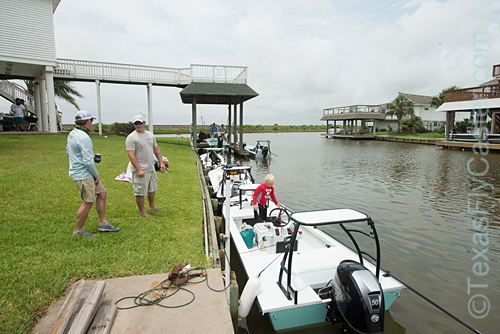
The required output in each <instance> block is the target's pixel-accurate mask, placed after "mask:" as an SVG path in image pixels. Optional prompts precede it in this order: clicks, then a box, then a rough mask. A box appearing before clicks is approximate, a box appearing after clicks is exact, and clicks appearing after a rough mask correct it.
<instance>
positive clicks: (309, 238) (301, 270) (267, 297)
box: [222, 198, 404, 331]
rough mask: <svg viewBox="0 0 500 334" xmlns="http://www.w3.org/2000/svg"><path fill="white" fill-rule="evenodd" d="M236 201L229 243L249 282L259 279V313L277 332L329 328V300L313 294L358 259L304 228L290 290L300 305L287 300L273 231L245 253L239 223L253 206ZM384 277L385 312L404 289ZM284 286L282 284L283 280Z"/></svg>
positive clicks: (316, 231) (333, 241)
mask: <svg viewBox="0 0 500 334" xmlns="http://www.w3.org/2000/svg"><path fill="white" fill-rule="evenodd" d="M235 201H237V198H233V199H232V202H233V205H231V206H230V219H229V224H230V229H231V241H232V243H233V246H234V249H235V250H236V253H238V257H239V259H240V262H241V265H242V267H243V268H244V270H245V273H246V275H247V277H255V276H256V275H258V274H259V272H260V273H261V275H260V279H261V284H262V285H261V288H260V291H259V292H258V294H257V297H256V300H257V303H258V307H259V311H260V313H261V314H263V315H268V316H269V319H270V322H271V324H272V326H273V328H274V330H276V331H281V330H286V329H290V328H296V327H301V326H307V325H314V324H321V323H327V322H326V320H325V318H326V315H327V304H328V303H329V302H330V301H331V299H329V298H325V299H321V298H320V297H319V296H318V293H317V290H318V288H321V287H323V286H326V285H327V284H328V282H329V281H330V280H331V279H333V278H334V275H335V272H336V268H337V265H338V264H339V263H340V262H341V261H343V260H345V259H350V260H356V259H357V254H356V253H355V252H353V251H352V250H350V249H349V248H348V247H346V246H344V245H343V244H342V243H340V242H339V241H337V240H336V239H334V238H332V237H331V236H329V235H327V234H326V233H324V232H323V231H321V230H320V229H315V228H312V227H305V228H303V236H302V237H301V238H299V239H298V250H297V251H296V252H294V257H293V263H294V267H293V269H292V272H293V275H292V286H293V287H294V289H296V291H297V296H298V299H297V300H295V301H294V300H293V299H292V300H290V299H288V298H287V297H286V296H285V294H284V293H283V291H282V290H281V288H280V287H279V286H278V284H277V283H278V281H279V273H280V262H281V259H282V256H283V253H281V254H280V253H279V252H277V248H278V247H277V243H278V242H280V241H281V240H282V239H281V238H280V237H278V236H277V235H278V234H279V233H278V232H277V231H276V230H274V232H272V234H266V236H267V238H266V241H265V243H262V244H257V242H256V241H255V240H254V243H253V245H252V247H251V248H250V249H249V248H248V247H247V245H246V244H245V242H244V240H243V238H242V236H241V234H240V233H239V231H240V226H241V225H242V222H243V221H244V220H245V219H248V218H250V217H253V209H252V208H251V205H250V202H251V201H250V200H249V198H247V200H246V201H244V202H242V204H241V205H237V203H235ZM240 207H241V208H240ZM273 208H275V207H274V204H273V203H270V208H269V211H270V210H272V209H273ZM225 211H226V209H225V204H224V208H223V209H222V213H223V214H225ZM269 211H268V212H269ZM301 229H302V228H301ZM261 246H264V247H263V248H261ZM316 247H318V248H316ZM262 249H264V250H262ZM365 266H366V268H367V269H368V270H370V271H372V273H375V266H374V265H372V264H371V263H367V262H366V261H365ZM383 274H384V273H383V272H380V282H381V286H382V289H383V295H384V300H385V309H386V310H388V309H389V308H390V307H391V305H392V304H393V303H394V301H395V300H396V298H397V297H398V296H399V295H400V293H401V290H402V289H403V288H404V286H403V285H402V284H400V283H399V282H397V281H395V280H394V279H393V278H391V277H384V276H383ZM282 281H283V283H285V281H286V279H285V280H282Z"/></svg>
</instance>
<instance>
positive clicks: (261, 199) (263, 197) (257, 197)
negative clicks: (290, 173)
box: [253, 174, 281, 223]
mask: <svg viewBox="0 0 500 334" xmlns="http://www.w3.org/2000/svg"><path fill="white" fill-rule="evenodd" d="M274 183H275V179H274V176H273V175H272V174H267V175H266V177H265V179H264V183H262V184H261V185H260V186H258V187H257V189H255V192H254V193H253V209H254V210H255V218H256V219H257V220H259V221H263V222H264V223H265V222H266V218H267V201H268V200H269V198H271V199H272V200H273V202H274V203H275V204H276V206H277V207H278V208H281V207H280V205H279V204H278V200H277V199H276V197H275V196H274V188H273V185H274ZM257 209H259V211H258V213H257Z"/></svg>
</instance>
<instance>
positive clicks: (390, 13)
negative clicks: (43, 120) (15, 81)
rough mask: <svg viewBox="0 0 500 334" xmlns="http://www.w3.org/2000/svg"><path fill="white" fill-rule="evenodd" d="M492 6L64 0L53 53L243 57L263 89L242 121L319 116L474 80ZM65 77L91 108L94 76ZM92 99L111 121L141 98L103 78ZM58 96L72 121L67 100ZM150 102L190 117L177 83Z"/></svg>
mask: <svg viewBox="0 0 500 334" xmlns="http://www.w3.org/2000/svg"><path fill="white" fill-rule="evenodd" d="M499 12H500V6H499V5H498V2H494V1H492V0H480V1H475V2H471V1H467V0H448V1H433V0H410V1H387V0H386V1H377V2H374V1H369V0H361V1H356V2H345V1H332V0H312V1H307V2H306V1H299V0H289V1H285V0H276V1H265V0H247V1H243V0H235V1H221V0H203V1H201V0H193V1H173V0H168V1H165V0H144V1H141V2H137V1H131V0H120V1H118V0H107V1H101V0H87V1H61V3H60V4H59V7H58V8H57V10H56V12H55V16H54V19H55V35H56V53H57V57H58V58H70V59H81V60H94V61H106V62H117V63H127V64H139V65H154V66H161V67H174V68H181V67H189V66H190V64H209V65H210V64H211V65H243V66H248V84H249V86H250V87H252V88H253V89H255V90H256V91H257V92H258V93H259V94H260V95H259V96H258V97H256V98H254V99H252V100H250V101H248V102H247V103H245V106H244V113H245V115H244V122H245V123H247V124H274V123H278V124H299V125H300V124H321V122H320V118H321V116H322V110H323V109H324V108H330V107H335V106H344V105H352V104H379V103H384V102H387V101H390V100H392V99H393V98H394V97H395V96H396V95H397V93H398V92H400V91H401V92H407V93H413V94H422V95H434V94H437V93H439V92H440V91H441V90H442V89H444V88H447V87H449V86H451V85H458V86H461V87H470V86H475V85H477V83H476V82H475V81H474V79H473V74H474V71H475V65H474V62H473V60H474V57H475V56H477V54H478V52H477V51H474V50H473V34H474V33H475V32H477V31H487V32H488V33H487V35H486V36H487V52H485V56H486V57H487V59H488V62H489V64H488V71H490V69H491V66H492V65H494V64H498V63H500V38H499V27H498V22H499V21H500V13H499ZM488 79H489V78H488ZM74 85H75V87H76V88H77V89H78V90H79V91H80V92H81V93H82V94H83V95H84V98H83V99H81V100H79V103H80V105H81V106H82V108H85V109H88V110H97V105H96V88H95V85H94V84H91V83H75V84H74ZM101 99H102V115H103V122H104V123H108V124H109V123H112V122H115V121H118V122H123V121H128V120H129V119H130V117H131V115H134V114H135V113H136V112H138V111H139V110H142V111H143V112H145V111H146V110H147V94H146V88H145V86H129V85H116V84H102V85H101ZM59 104H60V106H61V109H62V110H63V112H64V116H63V122H65V123H69V122H71V121H72V116H73V114H74V112H75V111H76V110H74V108H73V107H71V106H70V105H68V104H66V103H64V102H60V103H59ZM7 108H8V107H7ZM198 110H199V113H200V115H203V118H204V120H205V123H207V124H208V123H211V122H216V123H222V122H225V121H226V120H227V113H228V112H227V106H206V105H205V106H199V108H198ZM153 111H154V122H155V123H157V124H189V123H191V119H190V117H191V106H189V105H183V104H182V103H181V100H180V96H179V89H177V88H168V87H154V88H153ZM198 122H200V119H198Z"/></svg>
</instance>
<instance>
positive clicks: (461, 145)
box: [436, 140, 500, 153]
mask: <svg viewBox="0 0 500 334" xmlns="http://www.w3.org/2000/svg"><path fill="white" fill-rule="evenodd" d="M436 145H437V146H440V147H443V148H446V149H451V150H462V151H463V150H468V151H471V150H472V149H473V148H474V145H476V150H477V151H479V150H480V149H482V150H486V146H488V150H489V151H493V152H495V153H500V144H490V143H482V145H481V146H480V145H479V143H473V142H465V141H456V140H453V141H446V140H440V141H438V142H436Z"/></svg>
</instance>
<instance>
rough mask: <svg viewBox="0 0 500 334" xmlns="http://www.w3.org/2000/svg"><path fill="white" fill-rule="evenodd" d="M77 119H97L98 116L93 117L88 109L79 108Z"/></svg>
mask: <svg viewBox="0 0 500 334" xmlns="http://www.w3.org/2000/svg"><path fill="white" fill-rule="evenodd" d="M75 119H76V120H77V121H78V120H82V121H86V120H88V119H96V118H95V117H92V115H91V114H90V113H89V112H88V111H86V110H79V111H78V112H77V113H76V115H75Z"/></svg>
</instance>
